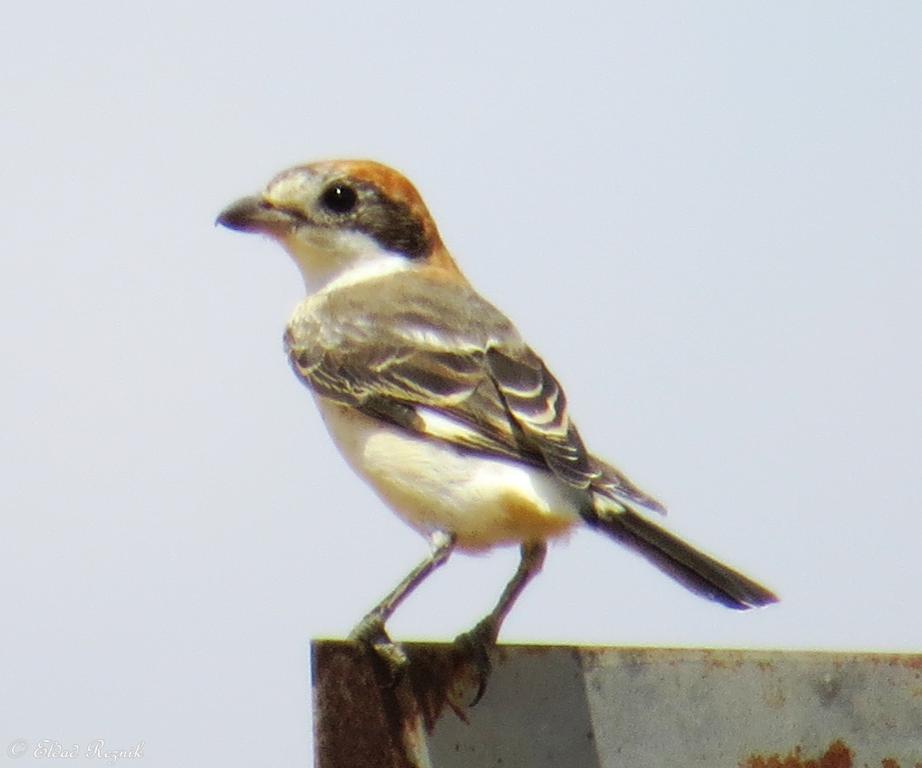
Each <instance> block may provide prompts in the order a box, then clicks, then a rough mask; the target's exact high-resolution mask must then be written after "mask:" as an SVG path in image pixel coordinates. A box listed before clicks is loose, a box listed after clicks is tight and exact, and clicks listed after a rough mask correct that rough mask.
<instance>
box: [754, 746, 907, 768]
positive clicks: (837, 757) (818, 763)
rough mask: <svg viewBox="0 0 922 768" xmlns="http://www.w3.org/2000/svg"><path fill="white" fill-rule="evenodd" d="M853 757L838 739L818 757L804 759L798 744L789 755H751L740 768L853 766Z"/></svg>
mask: <svg viewBox="0 0 922 768" xmlns="http://www.w3.org/2000/svg"><path fill="white" fill-rule="evenodd" d="M853 757H854V755H853V753H852V751H851V750H850V749H849V748H848V747H847V746H846V745H845V743H844V742H843V741H842V740H841V739H837V740H836V741H834V742H832V744H830V745H829V746H828V747H827V749H826V751H825V752H824V753H823V754H822V755H820V756H819V757H818V758H809V759H804V756H803V754H802V751H801V748H800V747H799V746H798V747H794V749H793V750H792V751H791V752H790V753H789V754H787V755H777V754H776V755H767V756H765V755H750V756H749V757H748V758H747V759H746V762H744V763H740V768H852V766H853V763H852V758H853ZM885 768H891V767H890V766H885Z"/></svg>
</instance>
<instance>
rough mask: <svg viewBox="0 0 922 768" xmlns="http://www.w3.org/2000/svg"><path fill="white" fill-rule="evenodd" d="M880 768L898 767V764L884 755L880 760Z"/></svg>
mask: <svg viewBox="0 0 922 768" xmlns="http://www.w3.org/2000/svg"><path fill="white" fill-rule="evenodd" d="M880 767H881V768H900V764H899V763H898V762H897V761H896V760H894V759H893V758H892V757H885V758H884V759H883V760H881V761H880Z"/></svg>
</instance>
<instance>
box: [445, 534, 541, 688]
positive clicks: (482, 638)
mask: <svg viewBox="0 0 922 768" xmlns="http://www.w3.org/2000/svg"><path fill="white" fill-rule="evenodd" d="M521 553H522V555H521V559H520V560H519V567H518V568H517V569H516V571H515V574H514V575H513V577H512V578H511V579H510V580H509V583H508V584H507V585H506V588H505V589H504V590H503V594H502V595H500V597H499V601H498V602H497V603H496V607H495V608H494V609H493V610H492V611H491V612H490V613H489V614H488V615H487V616H485V617H484V618H483V619H481V620H480V621H479V622H477V624H476V625H475V626H474V628H473V629H472V630H470V631H469V632H465V633H464V634H463V635H459V636H458V637H457V638H456V639H455V643H456V644H457V645H459V646H460V647H461V648H462V649H463V650H464V651H466V652H467V653H468V654H470V656H471V658H472V659H473V660H474V662H475V663H476V665H477V667H478V671H479V678H480V679H479V684H478V687H477V693H476V695H475V696H474V699H473V701H472V702H471V706H474V704H476V703H477V702H478V701H480V699H481V697H482V696H483V694H484V691H486V689H487V680H488V679H489V677H490V671H491V664H490V654H489V649H490V648H491V647H492V646H494V645H496V638H497V637H499V629H500V627H501V626H502V624H503V621H504V620H505V618H506V615H507V614H508V613H509V611H510V610H511V609H512V606H513V605H514V604H515V601H516V600H517V599H518V597H519V595H521V594H522V590H523V589H525V587H526V585H527V584H528V582H529V581H531V580H532V579H533V578H534V577H535V576H536V575H537V574H538V572H539V571H540V570H541V566H542V565H543V564H544V556H545V555H546V554H547V544H545V543H544V542H543V541H532V542H528V543H525V544H522V548H521Z"/></svg>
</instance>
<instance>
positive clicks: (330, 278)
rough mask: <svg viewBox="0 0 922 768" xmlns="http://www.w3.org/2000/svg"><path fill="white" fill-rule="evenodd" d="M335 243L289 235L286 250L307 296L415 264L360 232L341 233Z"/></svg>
mask: <svg viewBox="0 0 922 768" xmlns="http://www.w3.org/2000/svg"><path fill="white" fill-rule="evenodd" d="M331 240H332V242H316V241H314V242H305V241H304V240H302V239H300V238H297V237H290V238H287V239H286V240H285V242H284V245H285V249H286V250H287V251H288V253H289V254H290V255H291V257H292V259H294V262H295V264H296V265H297V267H298V269H299V270H300V271H301V276H302V278H303V279H304V288H305V290H306V291H307V293H308V295H310V294H313V293H319V292H321V291H323V292H327V291H331V290H334V289H338V288H343V287H345V286H347V285H352V284H354V283H360V282H362V281H364V280H370V279H372V278H375V277H381V276H382V275H388V274H392V273H394V272H402V271H403V270H406V269H410V268H412V267H413V261H412V259H408V258H407V257H406V256H403V255H400V254H397V253H393V252H392V251H385V250H383V249H382V248H381V246H380V245H378V243H377V242H375V241H374V240H372V239H371V238H370V237H368V236H367V235H364V234H362V233H360V232H351V233H348V234H346V233H343V232H338V233H337V235H336V237H335V239H334V238H331Z"/></svg>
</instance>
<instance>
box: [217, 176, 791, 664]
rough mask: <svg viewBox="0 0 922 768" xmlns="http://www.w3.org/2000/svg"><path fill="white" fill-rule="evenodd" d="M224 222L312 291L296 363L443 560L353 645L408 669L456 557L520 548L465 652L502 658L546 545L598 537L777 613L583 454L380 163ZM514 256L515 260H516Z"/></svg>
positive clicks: (736, 604)
mask: <svg viewBox="0 0 922 768" xmlns="http://www.w3.org/2000/svg"><path fill="white" fill-rule="evenodd" d="M218 223H219V224H222V225H224V226H225V227H229V228H231V229H235V230H241V231H244V232H257V233H261V234H265V235H269V236H270V237H272V238H273V239H275V240H277V241H278V242H279V243H281V244H282V246H283V247H284V248H285V249H286V250H287V251H288V253H289V254H290V255H291V257H292V258H293V259H294V261H295V263H296V264H297V265H298V268H299V269H300V271H301V274H302V275H303V277H304V284H305V286H306V288H307V294H308V295H307V298H306V299H305V300H304V301H302V302H301V304H300V305H299V306H298V307H297V308H296V309H295V311H294V314H293V315H292V317H291V321H290V323H289V325H288V329H287V331H286V333H285V347H286V349H287V352H288V357H289V360H290V362H291V366H292V368H293V369H294V372H295V374H296V375H297V377H298V378H299V379H300V380H301V381H302V382H303V383H304V384H305V385H306V386H307V387H308V389H310V391H311V392H312V393H313V395H314V400H315V402H316V403H317V406H318V408H319V409H320V412H321V414H322V416H323V420H324V422H325V423H326V426H327V429H328V430H329V432H330V434H331V436H332V438H333V440H334V442H335V443H336V445H337V447H338V448H339V450H340V451H341V452H342V454H343V456H344V457H345V458H346V460H347V461H348V462H349V464H350V465H351V466H352V468H353V469H354V470H355V471H356V472H357V473H358V474H359V475H360V476H361V477H362V478H364V479H365V480H366V481H367V482H368V483H370V485H371V486H372V488H374V490H375V491H376V492H377V493H378V495H379V496H380V497H381V499H382V500H383V501H384V502H385V503H386V504H387V505H388V506H389V507H391V509H393V510H394V512H396V513H397V515H398V516H399V517H401V518H402V519H403V520H404V521H405V522H407V523H408V524H409V525H410V526H412V527H413V528H415V529H416V530H417V531H419V532H420V533H421V534H423V535H424V536H426V537H428V539H429V542H430V545H431V552H430V554H429V556H428V557H427V558H426V559H425V560H423V561H422V562H421V563H420V564H419V565H418V566H417V567H416V568H415V569H413V571H412V572H411V573H410V574H409V575H408V576H407V577H406V578H405V579H404V580H403V581H402V582H401V583H400V584H399V585H397V587H396V588H395V589H394V590H393V591H392V592H391V593H390V594H389V595H388V596H387V597H385V598H384V600H382V601H381V602H380V603H379V604H378V605H377V606H375V608H374V609H373V610H372V611H371V612H370V613H368V615H366V616H365V617H364V618H363V619H362V621H361V622H360V623H359V624H358V626H357V627H356V628H355V630H354V631H353V633H352V637H353V639H357V640H361V641H363V642H365V643H367V644H369V645H372V646H373V647H375V648H376V649H377V650H378V652H379V653H381V654H382V655H383V656H385V658H388V659H389V660H391V661H392V662H393V663H394V664H400V663H402V662H403V661H404V660H405V658H404V656H403V654H402V651H401V649H400V647H399V646H397V645H396V644H394V643H393V642H392V641H391V640H390V638H389V637H388V636H387V633H386V631H385V622H386V621H387V619H388V618H389V617H390V615H391V614H392V613H393V611H394V609H395V608H396V607H397V606H398V604H399V603H400V602H401V601H402V600H403V599H404V598H405V597H406V596H407V595H408V594H409V593H410V592H411V591H412V590H413V588H414V587H416V586H417V585H418V584H419V583H420V582H421V581H422V580H423V579H424V578H425V577H426V576H427V575H428V574H429V573H431V572H432V571H433V570H434V569H435V568H437V567H438V566H440V565H442V564H443V563H444V562H445V561H446V560H447V559H448V557H449V555H450V554H451V552H452V551H453V550H455V549H459V550H462V551H471V552H475V551H482V550H485V549H489V548H492V547H497V546H502V545H508V544H519V545H520V547H521V561H520V563H519V567H518V570H517V571H516V573H515V575H514V576H513V577H512V580H511V581H510V582H509V584H508V585H507V586H506V588H505V590H504V592H503V593H502V595H501V597H500V599H499V602H498V603H497V605H496V607H495V609H494V610H493V611H492V612H491V613H490V614H489V615H488V616H487V617H486V618H484V619H483V620H482V621H481V622H480V623H479V624H477V626H476V627H475V628H474V629H473V630H472V631H471V632H470V633H468V634H467V635H466V636H463V638H464V639H465V640H466V641H467V642H469V643H471V644H473V645H476V646H478V647H480V648H482V649H485V648H486V647H488V646H489V645H490V644H492V643H494V642H495V641H496V638H497V635H498V633H499V629H500V625H501V624H502V621H503V619H504V618H505V616H506V614H507V613H508V611H509V609H510V608H511V606H512V604H513V603H514V602H515V600H516V598H517V597H518V595H519V594H520V592H521V591H522V589H523V588H524V587H525V585H526V584H527V583H528V581H529V580H530V579H531V578H532V576H534V575H535V573H537V571H538V570H540V568H541V565H542V562H543V560H544V556H545V552H546V549H547V541H548V540H549V539H553V538H555V537H558V536H561V535H562V534H565V533H567V532H568V531H570V530H571V529H572V528H573V527H574V526H576V525H580V524H582V525H586V526H588V527H590V528H593V529H595V530H598V531H601V532H602V533H604V534H606V535H608V536H610V537H611V538H613V539H615V540H616V541H617V542H619V543H621V544H623V545H625V546H626V547H628V548H630V549H633V550H634V551H635V552H637V553H639V554H640V555H641V556H643V557H644V558H646V559H647V560H649V561H650V562H651V563H653V564H654V565H655V566H657V567H658V568H660V569H661V570H662V571H664V572H665V573H666V574H668V575H669V576H671V577H672V578H673V579H675V580H676V581H678V582H680V583H681V584H683V585H684V586H685V587H687V588H688V589H690V590H691V591H693V592H695V593H697V594H699V595H702V596H704V597H707V598H709V599H711V600H715V601H717V602H719V603H722V604H723V605H725V606H728V607H730V608H737V609H746V608H752V607H755V606H761V605H765V604H767V603H773V602H775V601H776V600H777V598H776V597H775V595H774V594H772V593H771V592H770V591H769V590H767V589H766V588H765V587H762V586H760V585H759V584H756V583H755V582H754V581H752V580H750V579H748V578H746V577H745V576H743V575H742V574H740V573H738V572H737V571H735V570H733V569H731V568H729V567H727V566H726V565H723V564H721V563H719V562H717V561H716V560H714V559H713V558H711V557H709V556H708V555H705V554H703V553H702V552H699V551H698V550H696V549H694V548H693V547H691V546H690V545H689V544H686V543H685V542H684V541H682V540H681V539H679V538H677V537H676V536H674V535H672V534H671V533H668V532H667V531H666V530H664V529H663V528H661V527H660V526H659V525H657V524H655V523H653V522H652V521H651V520H650V519H649V512H651V511H652V512H660V513H661V512H663V511H664V509H663V507H662V505H661V504H660V503H659V502H658V501H656V500H655V499H654V498H652V497H651V496H649V495H648V494H646V493H645V492H643V491H642V490H640V489H639V488H638V487H637V486H636V485H634V484H633V483H632V482H631V481H630V480H628V479H627V478H626V477H625V476H624V475H623V474H622V473H621V472H619V471H618V470H617V469H615V467H613V466H611V465H610V464H608V463H606V462H604V461H603V460H601V459H599V458H598V457H596V456H595V455H594V454H592V453H590V452H589V451H588V450H587V449H586V447H585V446H584V445H583V441H582V440H581V439H580V436H579V433H578V432H577V430H576V426H575V425H574V424H573V422H572V421H571V419H570V416H569V414H568V411H567V401H566V398H565V397H564V393H563V390H562V389H561V387H560V384H559V383H558V382H557V380H556V379H555V378H554V376H553V375H552V374H551V372H550V371H549V370H548V368H547V367H546V365H545V363H544V361H543V360H542V359H541V358H540V357H539V356H538V355H537V354H536V353H535V352H534V351H533V350H532V349H531V347H529V346H528V345H527V344H526V343H525V341H524V340H523V339H522V337H521V336H520V335H519V333H518V331H517V330H516V328H515V326H514V325H513V324H512V323H511V322H510V321H509V320H508V319H507V318H506V316H505V315H503V314H502V312H500V311H499V310H498V309H497V308H496V307H494V306H493V305H492V304H490V303H489V302H487V301H486V300H485V299H483V298H482V297H481V296H480V294H478V293H477V292H476V291H475V290H474V288H473V287H472V286H471V284H470V283H469V282H468V281H467V279H466V278H465V277H464V275H463V274H462V273H461V272H460V270H459V269H458V267H457V265H456V264H455V262H454V260H453V259H452V257H451V255H450V254H449V252H448V250H447V249H446V248H445V246H444V245H443V243H442V240H441V238H440V237H439V233H438V230H437V229H436V226H435V222H434V221H433V220H432V217H431V216H430V215H429V212H428V210H427V209H426V206H425V204H424V203H423V200H422V198H421V197H420V195H419V194H418V192H417V191H416V189H415V188H414V187H413V185H412V184H411V183H410V182H409V181H408V180H407V179H406V178H404V177H403V176H402V175H401V174H399V173H398V172H397V171H395V170H393V169H391V168H388V167H387V166H384V165H381V164H379V163H376V162H372V161H368V160H333V161H326V162H317V163H312V164H309V165H303V166H298V167H296V168H292V169H290V170H287V171H284V172H283V173H281V174H279V175H278V176H276V177H275V178H274V179H272V180H271V181H270V182H269V184H268V185H267V186H266V188H265V191H264V192H263V193H262V194H261V195H257V196H255V197H246V198H243V199H242V200H239V201H238V202H236V203H233V204H232V205H231V206H229V207H228V208H227V209H226V210H224V211H223V212H222V213H221V214H220V216H219V217H218ZM512 257H514V254H513V255H512V256H510V258H512Z"/></svg>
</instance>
